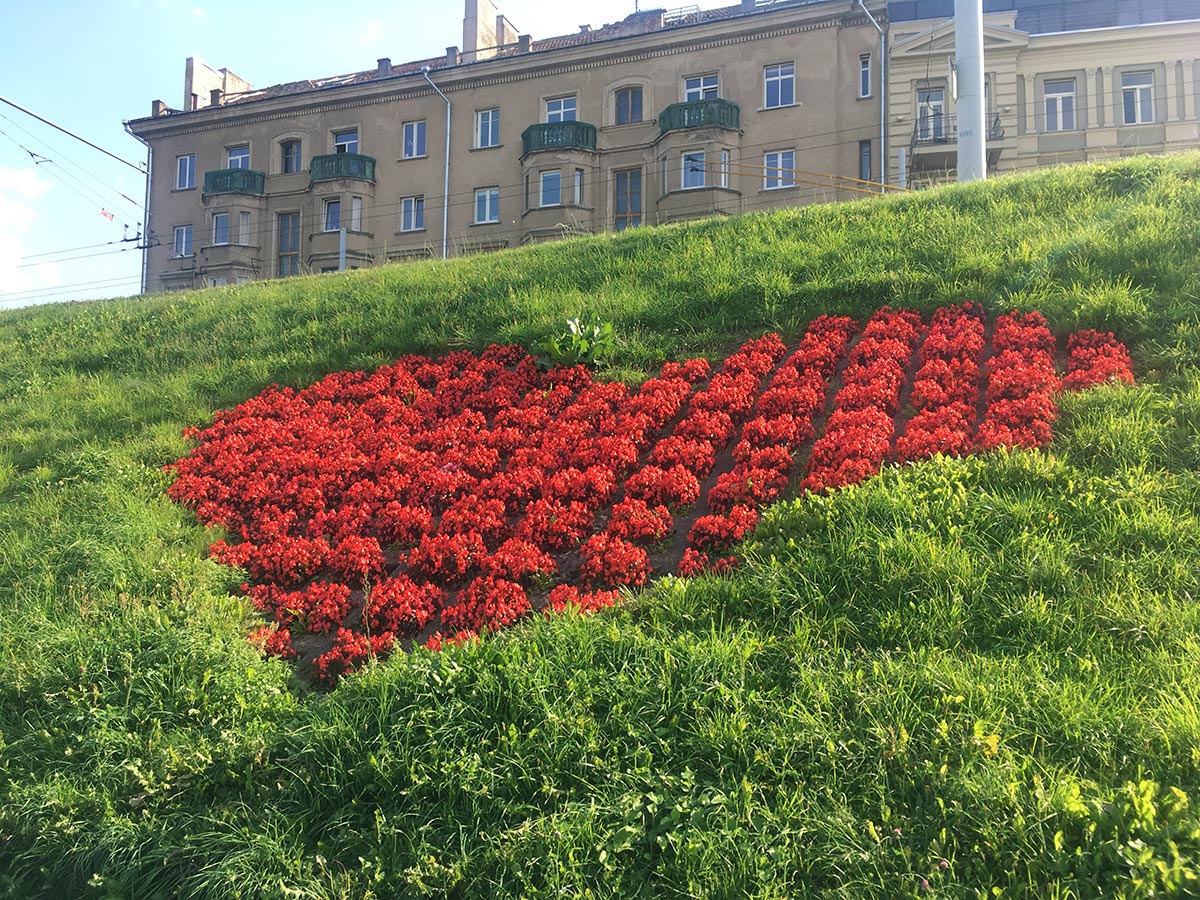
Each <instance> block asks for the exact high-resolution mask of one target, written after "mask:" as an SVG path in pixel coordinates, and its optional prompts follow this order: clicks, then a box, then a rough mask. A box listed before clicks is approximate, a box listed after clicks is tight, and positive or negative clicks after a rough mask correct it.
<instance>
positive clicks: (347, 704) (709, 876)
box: [0, 154, 1200, 900]
mask: <svg viewBox="0 0 1200 900" xmlns="http://www.w3.org/2000/svg"><path fill="white" fill-rule="evenodd" d="M1197 248H1200V155H1196V154H1192V155H1187V156H1181V157H1176V158H1172V159H1146V158H1137V159H1131V160H1128V161H1125V162H1122V163H1119V164H1116V165H1111V166H1104V167H1083V168H1072V169H1063V170H1055V171H1046V172H1041V173H1037V174H1033V175H1029V176H1024V177H1020V178H1012V179H1006V180H1002V181H996V182H993V183H989V184H987V185H986V186H974V187H971V188H949V189H943V190H939V191H936V192H930V193H928V194H924V195H921V196H911V197H902V198H896V199H889V200H884V201H872V202H863V203H857V204H850V205H838V206H828V207H822V208H813V209H805V210H801V211H789V212H778V213H770V214H763V215H752V216H747V217H742V218H737V219H731V220H722V221H712V222H705V223H701V224H697V225H692V226H687V227H672V228H663V229H658V230H635V231H633V232H628V233H625V234H622V235H620V236H613V235H607V236H603V237H598V238H593V239H586V240H579V241H573V242H568V243H564V244H555V245H551V246H544V247H537V248H530V249H526V250H520V251H511V252H506V253H503V254H499V255H496V256H491V257H487V258H482V259H467V260H461V261H455V262H451V263H448V264H443V263H431V264H421V265H412V266H405V267H390V268H384V269H379V270H374V271H370V272H361V273H353V274H349V275H345V276H321V277H318V278H306V279H294V280H289V281H284V282H272V283H266V284H255V285H246V286H243V287H238V288H220V289H214V290H209V291H204V292H198V293H192V294H185V295H177V296H170V297H152V298H148V299H142V300H137V301H111V302H104V303H90V304H81V305H75V306H63V307H54V308H37V309H29V310H22V311H18V312H11V313H5V314H3V315H0V659H2V660H3V673H4V677H3V678H2V679H0V895H11V896H16V897H63V896H70V897H87V896H94V897H98V898H118V897H120V898H129V900H133V898H154V897H176V896H178V897H204V898H226V897H245V898H257V897H291V898H338V897H347V898H366V897H380V898H390V897H399V896H438V897H446V896H449V897H463V898H467V897H480V896H487V897H496V898H500V897H543V896H591V897H596V898H601V897H635V896H644V897H672V896H674V897H762V898H778V897H785V896H805V895H818V894H819V895H828V896H844V897H881V898H885V897H886V898H891V897H902V896H922V895H933V896H943V897H999V896H1003V897H1021V896H1031V897H1032V896H1036V897H1055V898H1068V897H1094V896H1116V897H1151V896H1187V895H1195V894H1196V893H1197V892H1200V882H1198V881H1197V878H1198V877H1200V813H1198V812H1197V809H1198V806H1200V701H1198V700H1197V696H1200V612H1198V607H1197V604H1196V602H1195V598H1196V596H1197V592H1198V591H1200V584H1198V583H1197V582H1198V580H1200V474H1198V473H1200V254H1198V253H1197ZM967 298H973V299H979V300H981V301H982V302H983V303H984V304H985V306H987V307H988V309H989V311H991V312H998V311H1006V310H1008V309H1011V308H1014V307H1016V308H1022V309H1040V310H1042V311H1043V312H1045V313H1046V315H1047V316H1048V317H1049V318H1050V319H1051V321H1052V323H1053V324H1054V325H1055V326H1056V327H1057V328H1059V329H1061V330H1062V331H1064V332H1065V331H1067V330H1070V329H1073V328H1077V327H1100V328H1104V329H1115V330H1116V331H1117V332H1118V333H1119V334H1120V335H1121V336H1122V337H1124V338H1125V339H1126V340H1128V341H1129V342H1130V345H1131V348H1132V349H1133V351H1134V355H1135V359H1136V360H1137V362H1138V364H1139V372H1138V374H1139V378H1140V382H1141V383H1140V384H1139V386H1137V387H1136V388H1126V387H1112V388H1102V389H1097V390H1093V391H1090V392H1088V393H1086V394H1084V395H1079V396H1065V397H1064V398H1063V401H1062V402H1063V416H1062V420H1061V422H1060V424H1059V426H1058V435H1059V436H1058V438H1057V441H1056V444H1055V446H1054V447H1053V449H1052V451H1051V452H1047V453H1013V454H991V455H988V456H985V457H978V458H973V459H969V460H962V461H959V460H941V459H939V460H934V461H932V462H929V463H926V464H922V465H918V466H913V467H908V468H905V469H893V470H888V471H887V472H885V474H884V475H883V476H882V477H881V478H879V479H875V480H873V481H871V482H869V483H867V484H864V485H861V486H859V487H857V488H854V489H851V490H847V491H844V492H840V493H837V494H835V495H833V496H830V497H822V498H816V497H808V498H805V499H802V500H797V501H790V502H785V503H781V504H778V505H776V506H775V507H774V508H772V509H771V511H770V512H769V513H768V515H767V516H766V519H765V521H764V524H763V525H762V526H760V528H759V531H758V533H757V534H756V536H755V538H754V540H753V541H752V542H751V543H750V545H749V546H748V548H747V550H746V556H747V558H748V562H747V565H746V566H745V567H744V568H743V569H742V570H741V571H739V572H738V573H737V574H736V575H735V576H733V577H730V578H706V579H698V580H694V581H689V582H682V581H678V580H675V579H670V578H668V579H664V580H662V581H659V582H658V583H657V584H656V585H654V586H653V587H651V588H650V589H648V590H646V591H645V592H643V593H641V594H639V595H636V596H633V597H631V598H630V599H629V600H628V602H626V603H625V604H623V605H622V606H620V607H619V608H617V609H614V610H611V611H609V612H606V613H605V614H602V615H600V616H599V617H597V618H595V619H591V620H581V619H578V618H575V617H570V616H568V617H562V618H559V619H556V620H554V621H541V620H539V621H531V622H529V623H528V624H526V625H524V626H522V627H519V628H516V629H514V630H512V631H510V632H507V633H504V634H502V635H499V636H496V637H494V638H491V639H489V640H486V641H484V642H483V643H481V644H479V645H474V646H469V647H463V648H456V649H453V650H450V651H447V652H445V653H442V654H440V655H434V654H429V653H426V652H423V651H422V652H419V653H416V654H414V655H412V656H410V657H397V658H394V659H392V660H390V661H388V662H387V663H385V664H382V665H377V666H373V667H370V668H368V669H367V670H365V671H364V672H362V673H360V674H359V675H356V676H354V677H352V678H350V679H348V680H347V681H345V682H344V683H343V684H342V685H341V686H340V687H339V688H338V689H337V690H336V691H334V692H333V693H332V694H329V695H319V694H316V695H314V694H307V695H306V694H301V693H298V692H297V691H295V690H294V688H295V683H294V681H293V678H292V673H291V672H290V670H289V669H288V668H287V667H286V666H284V665H281V664H278V663H275V662H264V661H263V660H261V659H260V658H258V657H257V656H256V655H255V654H254V653H253V652H252V650H251V649H250V648H249V647H247V646H246V645H245V643H244V640H243V636H244V633H245V630H246V626H247V623H248V622H249V621H251V620H252V618H253V617H252V614H251V611H250V610H249V609H248V607H247V606H246V605H244V604H243V603H242V602H241V601H239V600H237V599H234V598H232V597H231V596H230V591H231V590H233V589H234V588H235V586H236V584H237V582H238V580H239V579H238V578H237V577H236V575H235V574H233V573H230V572H228V571H224V570H221V569H220V568H219V567H217V566H216V565H213V564H211V563H209V562H207V561H206V560H204V559H203V555H204V553H203V551H204V549H205V547H206V546H207V543H208V542H209V541H210V540H211V539H212V537H214V535H211V534H206V533H205V532H204V531H203V529H201V528H199V527H198V526H197V525H196V524H195V522H194V520H193V519H192V518H191V516H190V515H189V514H187V513H186V512H185V511H183V510H181V509H179V508H176V507H174V506H173V505H171V504H170V503H168V502H167V500H166V499H165V496H164V489H165V487H166V483H167V481H166V476H165V475H164V474H163V472H162V471H161V466H162V465H163V464H164V463H165V462H168V461H170V460H172V459H174V458H176V457H177V456H179V455H180V454H181V453H183V452H184V451H185V450H186V443H185V441H184V440H183V438H182V435H181V432H182V430H183V428H184V427H185V426H188V425H192V424H197V423H202V422H205V421H207V420H208V419H209V418H210V417H211V415H212V413H213V412H214V411H215V410H216V409H219V408H221V407H225V406H228V405H230V404H233V403H235V402H237V401H239V400H241V399H243V398H245V397H246V396H248V395H250V394H252V393H255V392H257V391H258V390H260V389H261V388H263V387H264V386H265V385H267V384H269V383H272V382H278V383H286V384H296V385H299V384H304V383H307V382H310V381H312V380H314V379H316V378H317V377H319V376H321V375H323V374H325V373H327V372H329V371H332V370H337V369H342V368H348V367H349V368H367V367H372V366H375V365H378V364H380V363H382V362H385V361H388V360H391V359H392V358H394V357H395V356H396V355H398V354H400V353H403V352H408V351H431V352H436V351H440V350H445V349H447V348H453V347H460V346H466V347H472V348H479V347H482V346H483V345H485V344H487V343H488V342H491V341H493V340H497V341H517V342H520V343H523V344H526V345H529V344H530V343H531V342H532V341H533V340H535V339H537V338H539V337H541V336H543V335H545V334H547V333H548V332H551V331H557V330H558V329H559V328H561V323H562V321H563V320H564V319H565V318H566V317H567V316H569V315H573V314H577V313H583V314H585V315H588V314H596V315H598V316H600V317H601V318H604V319H608V320H611V321H612V322H614V324H615V325H616V328H617V332H618V334H619V336H620V346H619V358H618V360H617V369H616V371H615V374H616V375H617V376H618V377H626V378H637V377H639V376H640V375H641V374H642V373H645V372H646V371H649V370H651V369H652V368H653V367H655V366H656V365H657V364H658V363H660V362H661V361H662V360H663V359H665V358H669V357H675V358H678V357H682V356H684V355H686V354H707V355H713V356H719V355H723V354H724V352H726V351H727V350H728V349H729V348H730V347H732V346H733V345H734V344H735V342H736V341H738V340H739V339H740V338H741V337H743V336H745V335H747V334H758V333H761V332H763V331H764V330H767V329H775V330H780V331H781V332H782V333H783V334H784V335H785V337H794V336H796V335H797V334H798V333H799V331H800V330H801V329H802V327H803V326H804V324H805V323H806V322H807V321H808V320H809V319H810V318H812V317H813V316H815V315H816V314H818V313H821V312H845V313H850V314H853V315H857V316H864V315H866V314H868V313H869V312H870V311H871V310H873V309H875V308H876V307H878V306H880V305H882V304H885V303H891V304H903V305H907V306H914V307H917V308H919V309H921V310H924V311H928V310H930V309H932V308H933V307H935V306H936V305H939V304H943V303H949V302H958V301H961V300H963V299H967Z"/></svg>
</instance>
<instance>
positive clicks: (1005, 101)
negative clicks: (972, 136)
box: [887, 0, 1200, 186]
mask: <svg viewBox="0 0 1200 900" xmlns="http://www.w3.org/2000/svg"><path fill="white" fill-rule="evenodd" d="M1189 2H1190V4H1191V9H1190V12H1191V13H1192V14H1193V18H1192V19H1191V20H1190V21H1189V20H1187V19H1183V18H1181V19H1178V20H1176V21H1168V22H1147V23H1139V22H1137V21H1136V20H1135V21H1133V22H1131V23H1129V24H1111V25H1109V24H1104V23H1106V22H1107V21H1111V19H1110V18H1106V17H1105V16H1106V14H1107V13H1108V9H1107V7H1108V6H1109V5H1110V4H1106V3H1101V2H1098V3H1095V4H1092V8H1093V10H1094V13H1095V15H1089V14H1088V13H1087V11H1083V12H1077V13H1076V20H1075V22H1074V23H1072V21H1070V20H1068V21H1065V22H1064V21H1063V19H1062V18H1058V19H1056V20H1054V21H1052V22H1050V23H1049V25H1048V27H1051V28H1053V29H1055V30H1051V31H1046V32H1042V33H1037V32H1034V33H1030V32H1029V31H1024V30H1022V28H1021V27H1020V23H1019V20H1018V12H1017V11H1016V10H1011V11H1003V12H997V13H990V14H987V15H985V17H984V69H985V73H984V78H985V84H986V89H985V90H986V105H987V160H988V167H989V169H990V170H992V171H996V172H1008V171H1014V170H1019V169H1030V168H1034V167H1036V166H1045V165H1053V164H1055V163H1068V162H1083V161H1087V160H1103V159H1110V158H1113V157H1117V156H1124V155H1128V154H1132V153H1146V152H1159V153H1161V152H1168V151H1174V150H1184V149H1189V148H1196V147H1200V119H1198V118H1197V95H1198V94H1200V64H1197V62H1196V57H1197V56H1200V2H1196V0H1189ZM1176 6H1177V7H1178V13H1179V14H1180V15H1181V16H1183V15H1187V14H1188V13H1189V9H1188V2H1182V0H1180V2H1177V3H1176ZM1066 9H1067V10H1068V11H1070V10H1071V9H1072V7H1066ZM1097 23H1099V27H1097ZM1038 24H1039V20H1037V19H1032V18H1031V23H1030V26H1029V27H1031V28H1033V27H1037V26H1038ZM1073 24H1074V25H1076V26H1082V27H1072V25H1073ZM889 39H890V42H891V46H890V52H889V79H888V81H889V85H888V97H887V119H888V133H889V137H888V146H889V153H888V172H887V177H888V179H889V180H890V182H891V183H896V182H898V181H899V179H900V178H901V175H902V170H903V174H904V177H905V178H906V181H907V183H908V184H909V185H910V186H920V185H922V184H926V183H930V182H935V181H940V180H945V179H946V178H948V177H952V175H953V171H954V169H955V167H956V163H957V160H956V156H957V153H956V138H957V122H956V118H955V103H954V82H955V74H954V68H953V66H954V58H955V51H954V39H955V34H954V23H953V21H952V20H951V19H947V18H928V19H913V20H909V21H896V17H895V16H893V20H892V23H891V29H890V36H889ZM902 159H903V162H902Z"/></svg>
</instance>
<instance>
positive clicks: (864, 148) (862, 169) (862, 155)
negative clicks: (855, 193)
mask: <svg viewBox="0 0 1200 900" xmlns="http://www.w3.org/2000/svg"><path fill="white" fill-rule="evenodd" d="M858 180H859V181H870V180H871V142H870V141H859V142H858Z"/></svg>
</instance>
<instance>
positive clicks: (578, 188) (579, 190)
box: [575, 169, 583, 206]
mask: <svg viewBox="0 0 1200 900" xmlns="http://www.w3.org/2000/svg"><path fill="white" fill-rule="evenodd" d="M575 205H576V206H583V169H576V170H575Z"/></svg>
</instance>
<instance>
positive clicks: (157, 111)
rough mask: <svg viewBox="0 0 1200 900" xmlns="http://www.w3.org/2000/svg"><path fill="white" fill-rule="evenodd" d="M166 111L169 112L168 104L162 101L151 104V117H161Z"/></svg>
mask: <svg viewBox="0 0 1200 900" xmlns="http://www.w3.org/2000/svg"><path fill="white" fill-rule="evenodd" d="M166 111H167V104H166V103H164V102H163V101H162V100H155V101H154V102H153V103H151V104H150V115H152V116H161V115H162V114H163V113H165V112H166Z"/></svg>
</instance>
